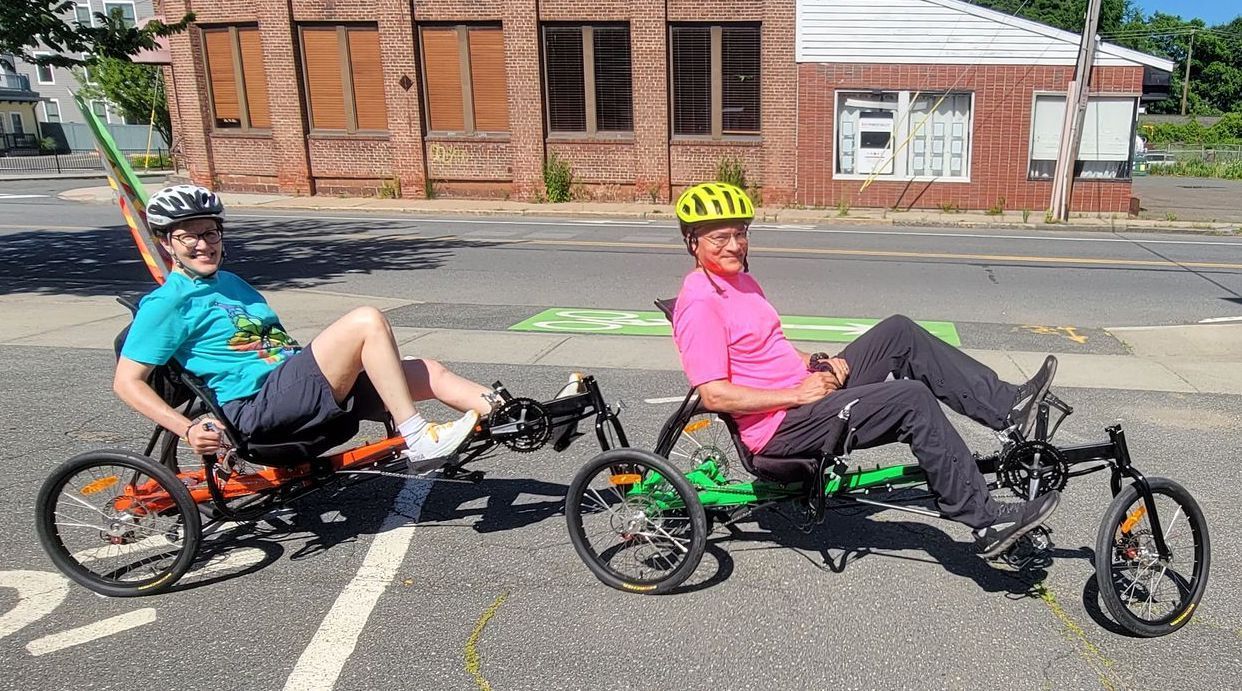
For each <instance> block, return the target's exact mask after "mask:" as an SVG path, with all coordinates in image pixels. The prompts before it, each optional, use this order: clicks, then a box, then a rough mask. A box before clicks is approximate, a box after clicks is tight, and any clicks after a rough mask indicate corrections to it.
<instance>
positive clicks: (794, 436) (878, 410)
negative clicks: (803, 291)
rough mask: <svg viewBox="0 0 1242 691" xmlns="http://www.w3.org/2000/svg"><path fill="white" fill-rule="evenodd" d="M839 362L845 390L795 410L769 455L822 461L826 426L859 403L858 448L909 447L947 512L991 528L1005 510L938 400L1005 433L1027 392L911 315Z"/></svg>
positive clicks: (880, 328) (862, 340) (877, 331)
mask: <svg viewBox="0 0 1242 691" xmlns="http://www.w3.org/2000/svg"><path fill="white" fill-rule="evenodd" d="M838 357H841V358H844V359H845V361H846V362H847V363H849V366H850V373H849V377H848V378H847V379H846V382H845V388H843V389H840V390H837V391H834V392H832V393H830V394H828V395H827V396H825V397H824V398H822V399H820V400H818V401H816V402H814V403H809V404H807V405H804V406H799V407H797V408H792V409H790V410H789V411H788V412H787V413H786V416H785V419H784V420H783V421H782V422H781V424H780V427H778V428H777V430H776V434H775V435H774V436H773V437H772V439H771V441H769V442H768V444H767V445H766V446H765V447H764V448H763V452H762V453H763V455H765V456H795V457H796V456H812V455H814V454H815V453H817V452H818V451H819V450H820V449H821V448H822V446H823V443H824V432H825V431H826V429H827V425H826V424H825V423H826V422H827V421H828V420H829V419H831V418H832V416H834V415H836V414H837V413H838V412H840V411H841V409H842V408H844V407H845V406H846V405H848V404H849V403H850V402H851V401H854V400H857V401H858V403H857V404H855V405H854V407H853V408H852V409H851V410H850V423H849V426H850V448H851V449H866V448H871V447H875V446H880V445H882V444H891V443H893V442H898V441H899V442H902V443H905V444H909V445H910V449H911V451H913V452H914V456H915V457H916V458H917V459H918V462H919V465H920V466H922V468H923V470H924V472H926V473H927V479H928V486H929V488H930V489H931V491H932V492H933V493H934V494H935V495H936V497H937V503H938V505H939V508H940V510H941V512H943V513H944V514H945V515H946V516H948V517H950V518H952V519H954V520H956V521H960V522H962V523H965V524H966V525H968V526H970V527H972V528H982V527H984V526H987V525H991V524H992V523H993V522H994V521H995V516H996V504H995V502H994V501H993V500H992V497H991V496H990V495H989V493H988V491H987V483H986V481H985V480H984V478H983V475H982V474H981V473H980V472H979V469H978V467H977V466H976V465H975V462H974V458H973V456H972V455H971V452H970V449H969V448H967V447H966V442H965V441H963V440H962V438H961V436H960V435H958V433H957V430H955V429H953V426H952V425H951V424H950V423H949V420H948V418H947V417H945V414H944V411H943V410H941V408H940V405H939V403H937V401H938V400H939V401H942V402H944V404H945V405H947V406H948V407H949V408H951V409H952V410H954V411H956V412H958V413H961V414H962V415H965V416H967V417H969V418H971V419H973V420H975V421H976V422H978V423H980V424H982V425H984V426H986V427H989V428H991V429H994V430H999V429H1003V428H1004V427H1006V426H1008V422H1007V418H1008V415H1009V410H1010V408H1011V407H1012V406H1013V403H1014V400H1015V399H1016V398H1017V395H1018V387H1017V386H1015V385H1013V384H1008V383H1006V382H1003V381H1001V380H1000V378H999V377H997V376H996V373H995V372H993V371H992V370H991V369H990V368H988V367H987V366H985V365H983V364H982V363H980V362H978V361H977V360H975V359H974V358H972V357H970V356H969V355H967V354H965V353H963V352H962V351H960V350H958V349H957V348H954V347H953V346H951V345H949V344H947V343H945V342H944V341H942V340H940V339H939V338H936V337H935V336H933V335H931V334H930V333H928V332H927V330H925V329H924V328H923V327H921V326H919V325H918V324H915V323H914V322H913V321H911V320H910V319H909V318H907V317H903V316H893V317H889V318H888V319H885V320H884V321H882V322H880V323H879V324H876V325H875V326H874V327H872V328H871V329H870V330H868V331H867V333H865V334H863V335H862V336H860V337H859V338H858V339H857V340H855V341H854V342H853V343H850V344H849V345H847V346H846V347H845V349H844V350H843V351H841V353H840V354H839V356H838ZM890 375H892V377H893V379H892V380H891V381H888V380H889V379H890Z"/></svg>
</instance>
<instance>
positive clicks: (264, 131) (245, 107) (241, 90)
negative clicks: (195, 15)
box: [198, 24, 272, 136]
mask: <svg viewBox="0 0 1242 691" xmlns="http://www.w3.org/2000/svg"><path fill="white" fill-rule="evenodd" d="M238 29H254V30H255V31H259V27H258V25H257V24H226V25H219V24H217V25H207V26H200V27H198V31H199V42H198V43H199V51H198V52H199V60H200V61H201V62H202V65H203V70H204V72H205V75H204V76H206V80H205V81H206V82H207V104H208V107H209V108H210V109H211V133H212V134H213V135H216V134H223V135H226V136H227V135H230V134H237V135H245V136H270V135H271V134H272V128H271V126H268V127H254V126H253V125H252V123H251V121H250V93H249V91H250V90H249V89H248V88H247V86H246V79H245V76H246V75H245V69H244V67H243V66H242V59H241V39H240V38H239V34H238ZM209 31H228V33H229V48H230V51H231V53H232V60H233V80H234V81H233V83H234V84H236V85H237V107H238V111H239V113H240V114H241V126H239V127H219V126H217V125H216V120H217V119H218V118H217V117H216V95H215V91H214V88H215V87H214V86H213V85H212V82H211V67H210V63H208V62H207V40H206V38H204V36H203V34H205V33H207V32H209ZM260 36H262V34H260ZM263 76H264V78H265V79H266V77H267V63H266V60H265V61H264V65H263ZM268 120H269V121H270V120H271V115H270V114H269V115H268Z"/></svg>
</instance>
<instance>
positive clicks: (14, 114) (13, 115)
mask: <svg viewBox="0 0 1242 691" xmlns="http://www.w3.org/2000/svg"><path fill="white" fill-rule="evenodd" d="M8 124H9V128H10V129H11V130H12V131H11V132H9V134H26V121H25V120H24V119H23V118H22V114H21V111H18V110H10V111H9V123H8Z"/></svg>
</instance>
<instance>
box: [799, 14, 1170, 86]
mask: <svg viewBox="0 0 1242 691" xmlns="http://www.w3.org/2000/svg"><path fill="white" fill-rule="evenodd" d="M797 1H798V28H797V60H798V62H834V63H900V64H968V65H983V64H992V65H1073V64H1074V61H1075V59H1076V58H1077V57H1078V41H1079V39H1078V36H1077V35H1076V34H1071V33H1069V32H1066V31H1060V30H1059V29H1054V28H1052V27H1048V26H1044V25H1042V24H1036V23H1035V22H1029V21H1025V20H1022V19H1018V18H1016V17H1010V16H1008V15H1005V14H1002V13H999V12H993V11H991V10H986V9H984V8H981V7H977V6H974V5H970V4H968V3H965V2H959V1H957V0H797ZM1095 64H1096V65H1100V66H1125V65H1142V64H1146V65H1151V66H1152V67H1156V68H1158V69H1165V70H1171V69H1172V67H1173V65H1172V63H1171V62H1169V61H1167V60H1163V59H1160V58H1154V57H1151V56H1148V55H1143V54H1141V53H1137V52H1134V51H1131V50H1127V49H1124V48H1120V47H1118V46H1113V45H1110V44H1107V43H1102V44H1100V45H1099V46H1098V48H1097V50H1096V58H1095Z"/></svg>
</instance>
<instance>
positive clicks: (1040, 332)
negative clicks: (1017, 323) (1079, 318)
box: [1022, 324, 1087, 345]
mask: <svg viewBox="0 0 1242 691" xmlns="http://www.w3.org/2000/svg"><path fill="white" fill-rule="evenodd" d="M1022 328H1024V329H1026V330H1027V331H1030V332H1031V333H1033V334H1035V335H1037V336H1064V337H1065V338H1067V339H1069V340H1071V341H1073V342H1074V343H1077V344H1078V345H1083V344H1084V343H1086V342H1087V337H1086V336H1083V335H1082V334H1080V333H1078V329H1077V328H1076V327H1073V326H1041V325H1038V324H1023V325H1022Z"/></svg>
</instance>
